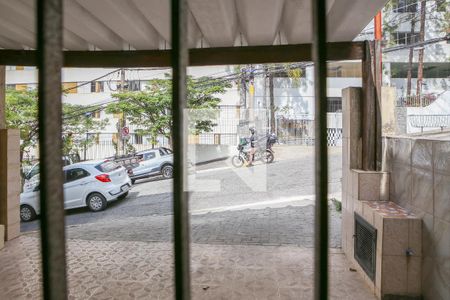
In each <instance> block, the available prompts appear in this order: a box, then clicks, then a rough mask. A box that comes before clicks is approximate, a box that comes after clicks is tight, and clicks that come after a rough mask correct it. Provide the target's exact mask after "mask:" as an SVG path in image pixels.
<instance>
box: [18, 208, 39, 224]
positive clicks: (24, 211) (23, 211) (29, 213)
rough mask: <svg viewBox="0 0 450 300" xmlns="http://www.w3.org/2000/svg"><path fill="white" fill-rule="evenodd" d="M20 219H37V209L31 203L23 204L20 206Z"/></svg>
mask: <svg viewBox="0 0 450 300" xmlns="http://www.w3.org/2000/svg"><path fill="white" fill-rule="evenodd" d="M20 219H21V220H22V221H23V222H30V221H33V220H34V219H36V211H35V210H34V208H32V207H31V206H29V205H26V204H24V205H22V206H21V207H20Z"/></svg>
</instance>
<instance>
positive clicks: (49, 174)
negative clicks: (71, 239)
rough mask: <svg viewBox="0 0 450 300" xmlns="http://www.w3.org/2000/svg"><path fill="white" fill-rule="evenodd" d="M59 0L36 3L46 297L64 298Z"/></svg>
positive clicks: (65, 286) (64, 254) (61, 56)
mask: <svg viewBox="0 0 450 300" xmlns="http://www.w3.org/2000/svg"><path fill="white" fill-rule="evenodd" d="M62 13H63V8H62V0H38V1H37V46H38V53H37V54H38V68H39V89H38V94H39V109H38V111H39V153H40V165H41V170H40V173H41V174H40V201H41V202H40V203H41V243H42V274H43V285H44V299H67V284H66V247H65V227H64V194H63V172H62V167H63V164H62V142H61V119H62V118H61V114H62V104H61V67H62V64H63V55H62V47H63V44H62V28H63V27H62V26H63V21H62Z"/></svg>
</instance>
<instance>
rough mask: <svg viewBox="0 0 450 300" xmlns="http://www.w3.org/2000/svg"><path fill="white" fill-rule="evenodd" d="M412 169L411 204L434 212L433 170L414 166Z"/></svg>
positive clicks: (425, 210) (428, 211)
mask: <svg viewBox="0 0 450 300" xmlns="http://www.w3.org/2000/svg"><path fill="white" fill-rule="evenodd" d="M411 171H412V172H411V182H412V194H411V205H412V206H414V207H416V208H418V209H420V210H422V211H424V212H426V213H429V214H433V172H432V171H431V170H425V169H419V168H414V167H413V168H411Z"/></svg>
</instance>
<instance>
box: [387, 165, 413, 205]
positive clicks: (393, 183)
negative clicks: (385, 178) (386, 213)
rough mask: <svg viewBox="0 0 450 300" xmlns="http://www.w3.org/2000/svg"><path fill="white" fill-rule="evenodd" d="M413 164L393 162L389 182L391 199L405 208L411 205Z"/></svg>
mask: <svg viewBox="0 0 450 300" xmlns="http://www.w3.org/2000/svg"><path fill="white" fill-rule="evenodd" d="M411 177H412V176H411V166H410V165H404V164H393V166H392V172H391V174H390V182H389V200H390V201H393V202H395V203H397V204H399V205H400V206H403V207H405V208H409V207H411V194H412V193H411V189H412V182H411Z"/></svg>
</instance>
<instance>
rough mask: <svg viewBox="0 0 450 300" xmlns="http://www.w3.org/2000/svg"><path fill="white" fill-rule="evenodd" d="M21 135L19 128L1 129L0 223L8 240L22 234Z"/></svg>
mask: <svg viewBox="0 0 450 300" xmlns="http://www.w3.org/2000/svg"><path fill="white" fill-rule="evenodd" d="M19 154H20V135H19V130H18V129H0V224H3V225H5V226H6V228H5V237H6V240H11V239H13V238H15V237H17V236H18V235H19V234H20V217H19V195H20V183H21V180H20V171H19V170H20V160H19Z"/></svg>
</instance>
